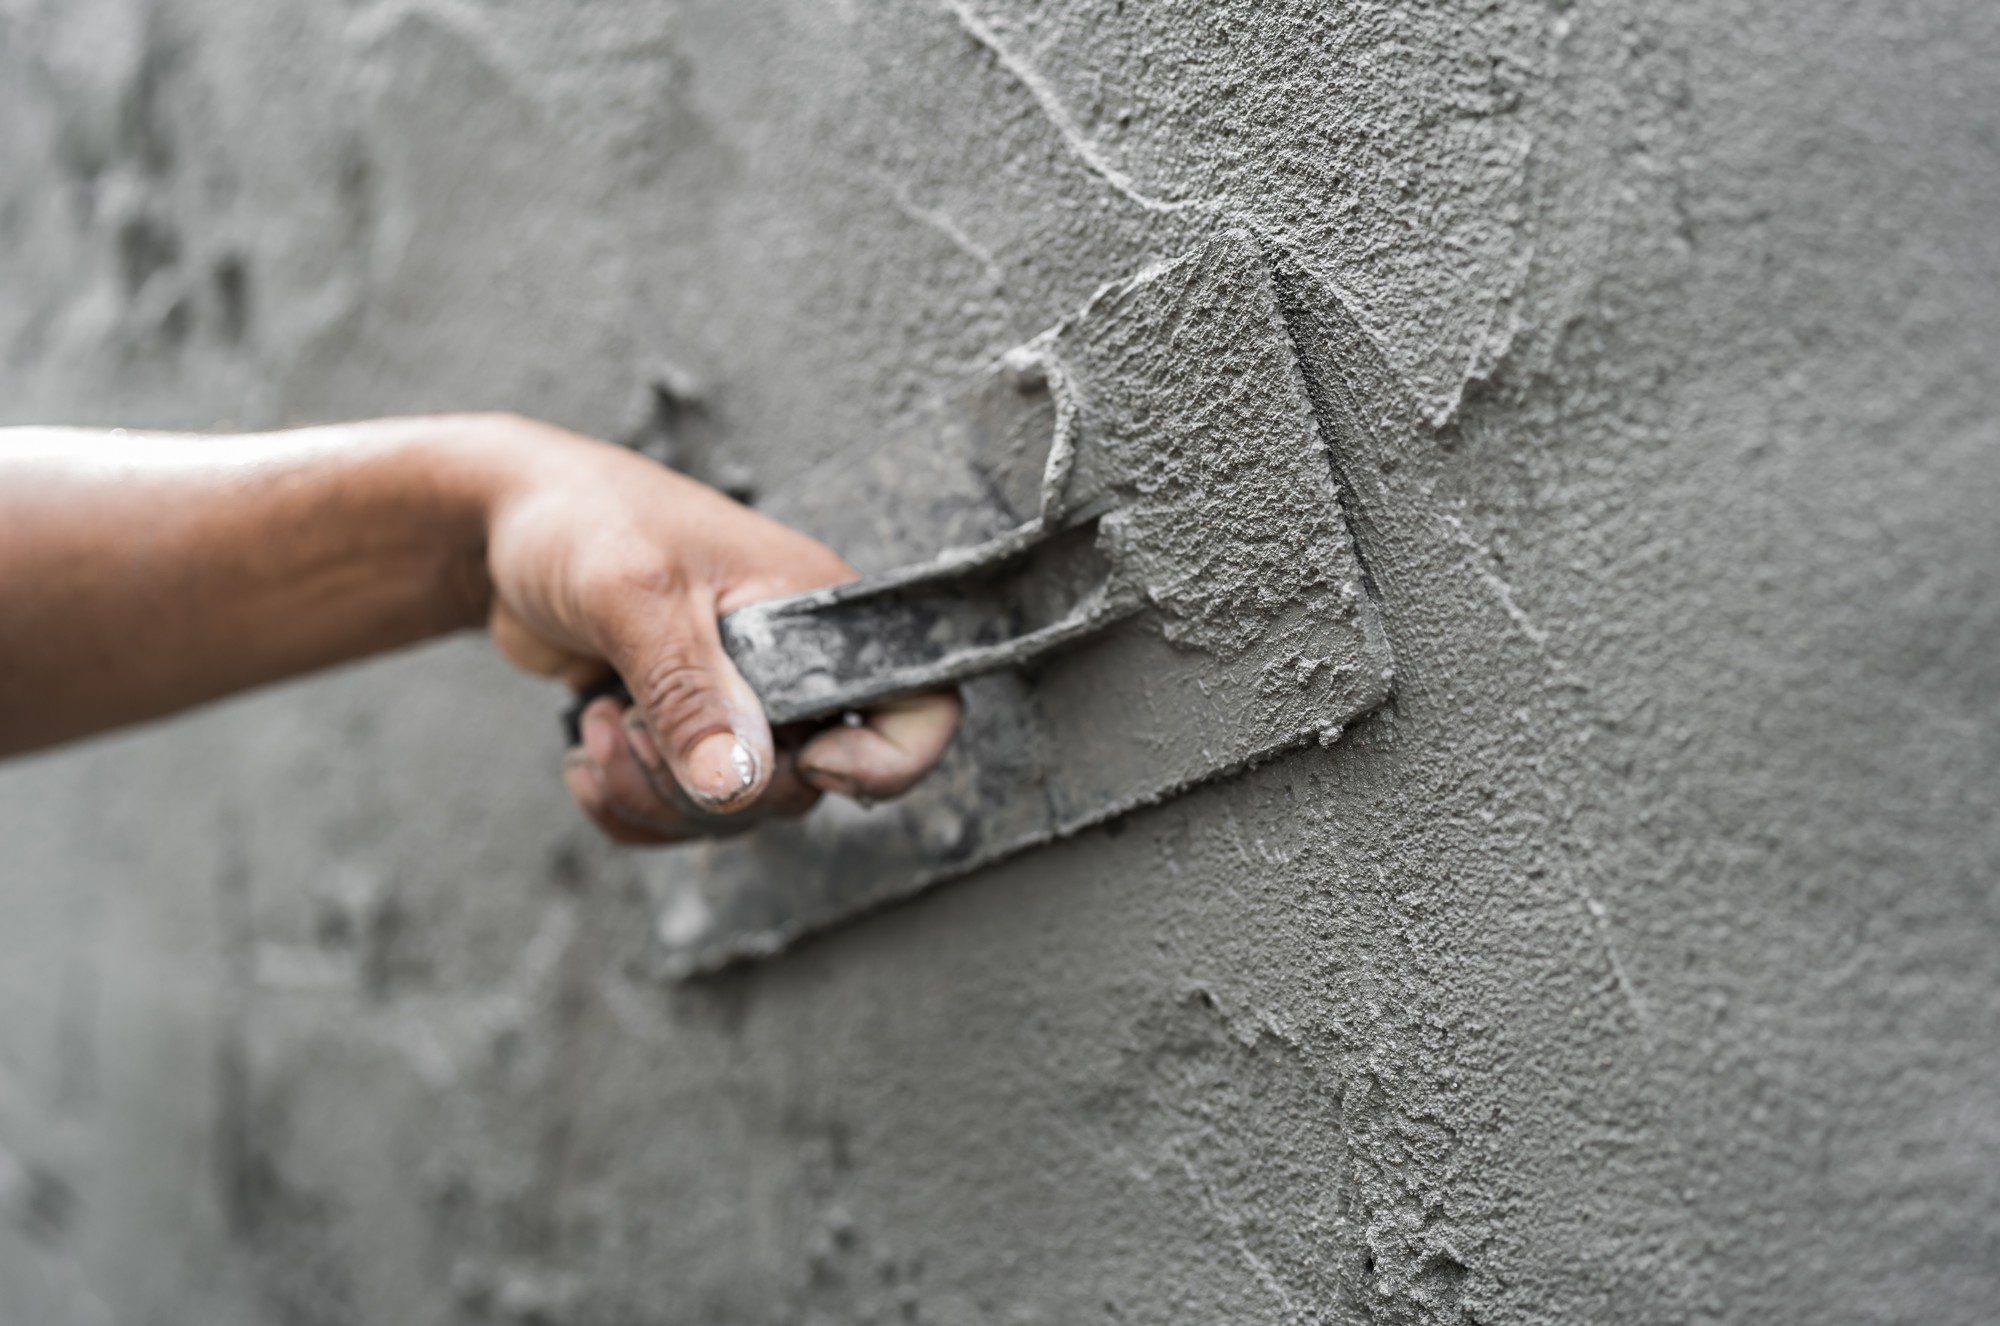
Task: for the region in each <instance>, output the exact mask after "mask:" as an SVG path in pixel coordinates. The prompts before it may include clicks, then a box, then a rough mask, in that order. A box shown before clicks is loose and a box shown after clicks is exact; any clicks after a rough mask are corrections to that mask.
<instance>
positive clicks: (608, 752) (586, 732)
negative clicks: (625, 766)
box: [583, 709, 618, 769]
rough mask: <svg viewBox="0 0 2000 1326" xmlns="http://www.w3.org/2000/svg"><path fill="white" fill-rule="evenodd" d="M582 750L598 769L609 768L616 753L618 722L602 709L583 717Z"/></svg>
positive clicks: (593, 710)
mask: <svg viewBox="0 0 2000 1326" xmlns="http://www.w3.org/2000/svg"><path fill="white" fill-rule="evenodd" d="M583 749H584V753H585V754H587V755H589V756H590V758H591V762H592V763H594V764H596V765H597V767H598V768H600V769H608V768H610V767H611V761H612V759H613V757H615V756H616V755H617V753H618V720H617V719H615V718H612V717H611V716H610V715H609V714H607V713H605V712H604V710H602V709H592V710H591V711H590V712H588V713H586V714H585V715H584V716H583Z"/></svg>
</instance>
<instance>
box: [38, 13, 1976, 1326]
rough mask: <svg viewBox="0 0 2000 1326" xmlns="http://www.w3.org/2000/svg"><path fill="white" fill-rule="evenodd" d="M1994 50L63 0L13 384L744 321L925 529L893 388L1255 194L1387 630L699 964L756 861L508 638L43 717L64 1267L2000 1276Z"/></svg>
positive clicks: (172, 1315)
mask: <svg viewBox="0 0 2000 1326" xmlns="http://www.w3.org/2000/svg"><path fill="white" fill-rule="evenodd" d="M1996 67H2000V9H1996V7H1995V6H1993V5H1992V4H1990V3H1988V0H1935V2H1934V3H1931V4H1928V5H1923V6H1896V5H1878V6H1863V5H1855V4H1846V3H1837V4H1816V5H1793V6H1767V5H1760V4H1754V3H1749V2H1748V0H1691V2H1690V3H1684V4H1676V5H1668V6H1661V5H1649V4H1639V3H1627V2H1625V0H1579V2H1578V3H1566V2H1565V3H1551V4H1538V3H1529V0H1493V2H1491V3H1481V4H1458V5H1446V6H1424V5H1417V4H1414V3H1409V2H1408V0H1363V2H1359V3H1350V4H1341V5H1331V4H1328V5H1309V4H1305V3H1298V2H1292V3H1282V2H1278V3H1252V2H1251V0H1241V2H1238V3H1213V2H1208V3H1196V2H1195V0H1188V2H1187V3H1172V4H1167V3H1162V4H1141V3H1137V2H1136V0H1127V2H1125V3H1114V2H1113V0H1091V2H1089V3H1084V2H1082V0H1043V2H1042V3H1034V2H1032V0H934V2H933V3H928V4H904V3H900V2H890V0H884V2H882V3H874V2H870V0H824V2H823V3H791V4H779V3H768V2H766V0H712V2H708V3H685V4H675V3H667V0H643V2H636V0H617V2H611V0H607V2H606V3H599V4H594V5H586V6H569V5H550V4H538V3H530V2H529V0H487V2H475V0H376V2H372V3H361V2H358V0H357V2H356V3H346V4H331V3H322V4H310V5H307V4H269V3H266V2H265V0H159V2H158V3H147V2H146V0H15V3H11V4H8V5H6V6H5V7H4V8H0V412H4V414H5V416H6V417H8V418H11V419H19V420H28V419H34V420H63V421H72V422H96V423H125V424H151V425H267V424H275V423H279V422H284V421H296V420H307V419H316V418H325V417H333V416H350V415H358V414H363V413H373V412H381V411H393V410H417V409H426V408H433V407H466V406H490V407H508V408H515V409H520V410H524V411H530V412H533V413H536V414H539V415H543V416H546V417H550V418H553V419H555V420H557V421H559V422H562V423H565V424H569V425H571V426H574V427H577V428H581V429H585V430H590V431H594V432H598V433H607V434H618V433H621V432H623V431H627V430H631V429H634V428H636V427H638V426H639V425H640V424H641V423H643V422H644V418H645V401H646V398H647V390H648V388H647V384H648V383H650V382H652V381H655V380H660V379H663V378H664V379H667V380H671V381H673V382H676V383H681V384H686V383H695V384H698V391H699V398H700V405H699V412H698V415H697V417H696V420H695V426H694V427H692V428H691V429H690V430H689V431H688V432H687V434H686V440H685V443H684V447H683V451H684V459H685V461H686V462H687V463H688V464H689V465H690V466H691V467H692V468H694V469H696V470H697V472H702V473H706V474H708V475H710V476H711V477H718V476H719V477H729V476H732V475H733V476H734V477H737V478H748V479H749V480H750V481H752V482H754V484H755V485H756V486H757V488H758V489H759V492H760V496H761V501H762V503H763V505H764V506H765V507H766V508H767V509H769V510H771V511H773V512H775V513H777V514H779V515H781V516H787V517H790V518H792V519H795V520H798V521H800V522H801V523H803V524H806V525H807V526H808V527H810V528H813V529H814V530H815V531H816V532H819V533H821V534H823V535H826V536H828V537H830V538H833V539H835V540H836V541H838V542H840V543H841V544H842V546H843V547H846V548H848V549H850V550H851V551H853V553H854V554H855V555H856V557H857V558H858V559H859V560H861V561H863V562H864V563H868V564H873V565H883V564H885V563H887V562H888V561H890V560H891V559H893V558H895V557H898V556H902V555H905V554H906V553H907V552H908V551H909V550H910V549H911V548H912V547H915V546H921V545H922V544H923V543H925V542H926V541H927V539H926V531H924V530H922V529H921V528H913V527H911V526H910V525H909V524H908V523H906V522H904V521H903V520H902V514H903V513H907V512H910V511H918V510H921V508H922V502H921V499H922V486H923V479H922V476H920V475H887V476H877V475H870V474H868V473H867V470H866V461H867V458H868V455H869V447H870V437H871V434H874V433H877V432H879V431H880V430H883V429H885V428H888V427H889V426H891V425H892V424H893V423H894V422H895V421H896V420H897V419H898V418H899V417H900V416H901V415H902V414H903V413H904V412H906V411H907V410H908V409H909V408H910V406H911V403H912V402H913V401H915V400H918V399H920V398H921V396H922V395H923V394H924V393H926V392H929V391H931V390H934V389H936V388H937V387H939V386H940V385H942V384H945V383H948V382H950V381H952V380H953V379H954V378H956V377H958V376H960V375H962V374H964V373H966V372H969V371H971V370H972V369H973V368H974V367H976V366H977V365H978V364H980V363H981V362H983V361H984V360H985V359H986V358H987V357H988V356H990V355H991V354H993V353H995V352H996V351H999V350H1001V349H1004V348H1005V347H1006V346H1008V345H1010V344H1012V343H1014V342H1016V341H1018V340H1020V339H1021V338H1023V337H1024V336H1026V335H1028V334H1030V333H1033V332H1035V331H1037V330H1039V329H1040V328H1041V327H1042V326H1044V325H1046V324H1047V323H1048V322H1049V321H1050V320H1051V319H1052V318H1053V317H1055V316H1057V315H1058V314H1059V313H1061V312H1062V311H1064V310H1066V309H1068V308H1070V307H1073V306H1074V305H1076V304H1077V303H1079V302H1080V301H1081V300H1082V299H1083V298H1084V297H1085V296H1086V295H1088V293H1089V292H1090V291H1091V290H1092V289H1094V288H1095V287H1096V286H1097V285H1098V284H1099V283H1100V282H1103V281H1105V280H1108V279H1111V278H1114V277H1117V276H1121V275H1124V274H1126V273H1127V272H1130V271H1132V270H1134V269H1136V268H1137V267H1139V266H1140V265H1141V264H1142V263H1144V262H1145V261H1147V260H1148V259H1150V258H1156V257H1161V256H1166V255H1169V254H1172V253H1174V252H1177V251H1179V250H1181V249H1183V248H1185V247H1186V246H1187V245H1188V244H1189V243H1191V242H1193V240H1194V239H1195V238H1197V237H1198V236H1200V235H1202V234H1206V233H1209V232H1210V231H1211V230H1213V229H1214V228H1215V227H1217V226H1220V225H1226V224H1236V225H1242V226H1247V227H1249V228H1251V229H1253V230H1254V231H1255V232H1257V233H1258V234H1259V235H1260V236H1262V237H1263V238H1264V240H1265V241H1266V243H1267V244H1268V245H1269V246H1270V247H1271V249H1272V251H1273V252H1275V253H1277V254H1278V255H1280V267H1281V272H1280V275H1281V282H1282V285H1283V287H1284V289H1285V292H1286V298H1287V302H1288V305H1289V310H1288V311H1289V314H1290V316H1291V318H1292V320H1293V324H1294V333H1295V336H1296V338H1297V339H1298V341H1299V344H1300V346H1301V350H1302V354H1303V356H1304V358H1305V361H1306V366H1307V370H1308V373H1309V376H1310V381H1311V383H1312V386H1313V389H1314V392H1315V397H1316V404H1317V407H1318V409H1319V412H1320V414H1321V419H1322V423H1323V424H1324V425H1325V427H1326V428H1327V430H1328V432H1329V435H1330V438H1331V440H1332V443H1333V446H1334V449H1335V452H1336V455H1337V457H1338V460H1339V463H1340V466H1341V469H1342V471H1343V473H1344V474H1345V476H1346V478H1347V479H1348V482H1349V485H1350V490H1351V491H1350V495H1351V497H1352V499H1353V501H1354V512H1355V515H1356V524H1357V537H1358V540H1359V543H1360V546H1361V550H1362V553H1363V555H1364V557H1365V558H1366V559H1367V560H1368V562H1369V564H1370V568H1371V570H1372V572H1373V575H1374V578H1375V581H1376V585H1377V588H1378V590H1379V593H1380V598H1381V602H1382V608H1383V614H1384V618H1385V620H1386V622H1387V625H1388V629H1389V631H1390V634H1391V636H1392V638H1393V643H1394V647H1395V650H1396V654H1397V658H1398V664H1399V673H1400V677H1399V684H1398V694H1397V697H1396V701H1395V705H1394V709H1393V712H1391V713H1388V714H1385V715H1381V716H1378V717H1377V718H1376V719H1374V720H1372V721H1370V722H1369V723H1367V724H1365V725H1363V727H1362V728H1361V729H1360V730H1358V731H1356V732H1353V733H1350V734H1349V736H1348V737H1347V738H1346V739H1345V740H1343V741H1341V742H1340V743H1338V744H1336V745H1335V746H1334V747H1332V748H1331V749H1325V750H1322V749H1319V748H1317V747H1314V748H1311V749H1307V750H1304V751H1301V752H1299V753H1297V754H1295V755H1293V756H1289V757H1286V758H1283V759H1280V760H1277V761H1275V762H1272V763H1270V764H1268V765H1266V766H1264V767H1262V768H1259V769H1257V770H1254V771H1252V772H1250V773H1248V774H1245V775H1243V776H1241V777H1239V778H1236V779H1234V780H1232V781H1229V782H1226V783H1223V784H1218V785H1214V786H1211V787H1209V788H1206V789H1204V790H1202V791H1199V792H1197V793H1195V794H1193V795H1190V796H1188V797H1185V798H1183V799H1180V800H1177V801H1174V802H1172V803H1169V804H1167V805H1164V806H1161V807H1158V808H1156V809H1153V810H1150V811H1147V812H1144V813H1141V814H1137V815H1134V816H1131V817H1129V818H1128V819H1126V820H1124V821H1123V822H1121V823H1119V824H1117V825H1114V826H1113V827H1112V828H1110V829H1106V830H1099V831H1094V832H1092V833H1090V834H1088V835H1086V836H1084V837H1083V838H1081V839H1079V840H1077V841H1074V842H1071V843H1068V844H1066V845H1062V846H1058V847H1054V848H1050V849H1047V850H1043V851H1038V852H1035V853H1032V854H1030V855H1028V856H1024V857H1021V858H1019V859H1017V860H1015V861H1013V862H1012V863H1010V864H1008V865H1006V866H1004V867H1002V868H999V869H994V870H990V871H986V872H983V873H982V874H980V875H977V876H975V877H973V878H970V879H967V880H964V881H962V882H960V883H958V884H955V885H952V886H950V887H947V888H945V889H943V890H940V891H938V892H936V893H934V894H932V895H930V896H928V897H926V898H924V899H922V900H920V901H918V902H916V903H914V904H911V905H909V906H906V907H903V908H900V909H897V910H895V911H892V912H890V913H886V914H883V915H881V916H879V917H878V918H875V919H873V920H870V921H868V922H866V923H864V924H861V925H857V926H854V927H852V928H849V929H847V930H845V931H842V932H840V933H838V934H836V935H834V936H831V937H829V938H826V939H824V940H821V941H818V942H815V943H812V944H810V945H808V946H807V947H805V948H803V949H801V950H800V951H799V952H797V953H796V954H794V955H792V956H790V957H787V958H786V959H784V960H783V961H782V962H778V963H774V964H771V965H768V966H766V967H763V968H759V969H753V970H749V971H745V972H742V973H740V974H737V975H733V976H728V977H725V978H723V979H720V980H717V981H713V982H708V983H704V984H699V985H695V986H692V987H686V988H668V987H663V986H661V985H659V984H656V983H654V982H652V981H650V980H649V979H648V978H647V977H646V975H645V971H644V963H643V958H644V954H645V946H646V941H647V935H648V932H649V927H650V924H651V922H650V918H649V914H648V910H647V908H648V899H649V896H651V895H652V894H654V893H656V892H658V891H659V890H660V889H662V888H663V887H664V886H665V885H667V884H670V883H672V882H673V881H676V880H679V879H684V878H685V877H686V874H685V872H690V871H700V870H701V869H702V866H701V858H700V856H699V854H698V853H697V854H690V855H687V856H666V857H657V858H638V857H631V856H622V855H619V854H618V853H616V852H614V851H612V850H610V849H608V848H605V847H603V846H601V845H599V844H597V843H595V842H593V841H592V840H591V839H590V837H589V835H588V834H587V833H586V832H585V831H584V830H583V829H581V828H580V827H579V826H578V825H577V824H576V823H575V822H574V820H573V818H572V815H571V813H570V811H569V810H568V809H567V807H566V805H565V803H564V799H563V797H562V794H561V791H560V788H559V786H558V784H557V781H556V777H555V765H556V751H555V749H554V743H555V732H554V727H553V725H552V723H551V720H550V712H549V711H550V697H548V696H547V695H546V694H545V693H544V692H543V691H542V689H541V688H540V687H538V686H536V685H533V684H530V683H528V682H525V681H522V680H517V679H514V678H512V677H510V676H509V675H508V674H507V673H506V672H505V670H504V669H503V667H502V666H501V665H500V664H499V663H498V662H496V661H495V660H494V659H493V658H491V657H490V656H489V655H488V654H487V653H486V652H485V650H484V649H483V647H482V645H481V644H480V643H478V642H475V641H465V642H459V643H453V644H450V645H447V646H443V647H439V648H434V649H430V650H426V651H421V652H419V653H417V654H415V655H413V656H410V657H406V658H401V659H396V660H391V661H387V662H382V663H379V664H373V665H369V666H366V667H360V668H355V669H352V670H349V671H346V672H344V673H342V674H340V675H337V676H333V677H329V678H326V679H324V680H320V681H315V682H313V683H310V684H307V685H302V686H297V687H293V688H290V689H287V690H284V691H281V692H277V693H272V694H269V695H264V696H259V697H254V698H250V699H247V700H244V701H241V702H238V703H235V704H231V705H228V706H224V707H221V708H219V709H217V710H214V711H212V712H207V713H203V714H199V715H194V716H190V717H188V718H186V719H183V720H181V721H177V722H174V723H171V724H167V725H164V726H162V727H160V728H158V729H156V730H152V731H149V732H145V733H142V734H138V735H134V736H129V737H123V738H119V739H116V740H110V741H104V742H99V743H96V744H94V745H92V746H91V747H89V748H87V749H83V750H80V751H77V752H74V753H70V754H64V755H60V756H54V757H45V758H38V759H33V760H28V761H25V762H22V763H19V764H15V765H11V766H9V767H7V768H6V769H5V770H0V1300H4V1301H0V1319H4V1320H5V1321H7V1322H9V1323H13V1322H20V1323H29V1324H39V1323H53V1324H58V1326H64V1324H67V1323H118V1326H125V1324H126V1323H182V1322H189V1323H192V1322H201V1323H208V1324H213V1326H232V1324H233V1323H327V1324H333V1323H383V1322H397V1323H402V1322H409V1323H422V1322H454V1323H456V1322H480V1321H496V1322H544V1323H560V1324H561V1326H580V1324H582V1323H606V1324H610V1323H618V1324H623V1323H635V1322H662V1323H704V1324H706V1323H766V1322H769V1323H778V1322H787V1323H789V1322H892V1321H914V1322H930V1323H954V1324H970V1323H996V1324H997V1323H1006V1324H1007V1326H1025V1324H1027V1323H1052V1324H1053V1323H1076V1322H1086V1321H1104V1322H1164V1321H1175V1322H1181V1321H1190V1322H1195V1321H1199V1322H1210V1321H1213V1322H1231V1323H1238V1322H1241V1323H1252V1322H1273V1323H1277V1322H1286V1323H1292V1322H1343V1323H1344V1322H1364V1321H1368V1322H1374V1321H1380V1322H1451V1321H1478V1322H1490V1323H1515V1322H1544V1321H1563V1322H1568V1321H1619V1322H1682V1321H1689V1320H1717V1321H1737V1322H1759V1323H1771V1322H1799V1323H1807V1322H1811V1323H1824V1322H1891V1321H1898V1322H1901V1321H1924V1322H1927V1323H1944V1322H1967V1323H1970V1322H1978V1321H1988V1320H1991V1319H1992V1316H1993V1313H1994V1311H1995V1307H1994V1305H1995V1304H1996V1303H2000V1054H1996V1052H1995V1047H1996V1045H2000V892H1997V891H1996V871H2000V817H1996V816H1995V814H1994V807H1995V803H1996V800H2000V717H1996V712H1995V705H1996V701H2000V590H1996V572H2000V519H1996V515H1995V511H1996V505H2000V375H1996V372H1995V368H1994V364H1995V360H1996V357H2000V276H1996V273H2000V92H1996V90H1995V88H1996V84H1995V81H1994V77H1993V70H1994V69H1995V68H1996ZM682 389H683V390H685V389H686V388H685V386H683V388H682ZM134 648H139V649H143V648H144V642H143V641H135V642H134Z"/></svg>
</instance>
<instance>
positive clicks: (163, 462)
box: [0, 417, 506, 755]
mask: <svg viewBox="0 0 2000 1326" xmlns="http://www.w3.org/2000/svg"><path fill="white" fill-rule="evenodd" d="M472 427H473V421H470V420H467V419H464V418H452V417H445V418H429V419H406V420H382V421H377V422H373V423H367V424H355V425H336V426H332V427H327V428H315V429H301V430H296V431H292V432H283V433H269V434H255V435H247V436H236V437H201V436H188V435H174V434H127V433H123V432H112V433H106V432H98V431H92V430H67V429H6V430H0V755H5V754H11V753H15V752H19V751H23V750H29V749H33V748H36V747H39V746H45V745H49V744H52V743H55V742H58V741H62V740H66V739H69V738H73V737H77V736H82V735H86V734H88V733H91V732H96V731H101V730H103V729H106V728H111V727H115V726H117V725H119V724H122V723H130V722H134V721H138V720H141V719H146V718H152V717H157V716H159V715H162V714H166V713H170V712H172V711H174V710H177V709H181V708H185V707H187V706H189V705H192V704H197V703H200V702H202V701H204V700H210V699H214V698H216V697H218V696H222V695H225V694H228V693H231V692H234V691H238V690H242V689H245V688H247V687H251V686H256V685H259V684H262V683H265V682H270V681H275V680H278V679H280V678H283V677H289V676H294V675H297V674H299V673H303V672H309V671H312V670H314V669H317V668H322V667H325V666H328V665H330V664H333V663H338V662H342V661H345V660H348V659H352V658H357V657H360V656H362V655H365V654H370V653H374V652H377V651H380V650H384V649H392V648H395V647H398V646H401V645H406V644H410V643H413V642H415V641H418V640H422V639H425V638H427V637H430V636H434V635H438V634H441V633H444V632H447V631H451V630H455V629H459V628H462V627H467V626H473V625H477V624H479V623H480V622H481V621H483V619H484V616H485V612H486V604H487V599H488V595H489V593H490V591H489V589H488V586H487V580H486V572H485V565H484V546H485V532H486V514H487V510H488V508H489V507H490V505H491V503H492V501H493V497H494V486H495V483H496V479H495V470H494V467H492V466H489V465H487V464H484V463H482V461H481V459H480V453H479V451H478V449H477V448H476V447H475V446H472V445H469V444H468V439H467V437H466V434H467V433H468V432H469V431H471V430H472ZM485 431H487V432H499V433H502V434H504V433H505V432H506V429H505V428H504V427H502V428H497V429H496V428H495V427H494V426H493V425H492V423H491V422H490V421H487V423H486V426H485ZM502 445H504V439H503V441H502Z"/></svg>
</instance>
